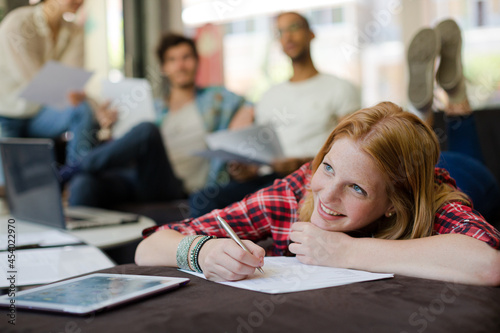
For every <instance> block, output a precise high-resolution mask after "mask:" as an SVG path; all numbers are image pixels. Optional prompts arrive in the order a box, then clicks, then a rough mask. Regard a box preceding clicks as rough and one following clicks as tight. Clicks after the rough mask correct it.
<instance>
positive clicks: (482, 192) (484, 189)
mask: <svg viewBox="0 0 500 333" xmlns="http://www.w3.org/2000/svg"><path fill="white" fill-rule="evenodd" d="M446 135H447V136H448V151H443V152H441V156H440V157H439V161H438V164H437V167H440V168H444V169H446V170H448V172H449V173H450V176H451V177H452V178H453V179H455V181H456V182H457V186H458V188H460V190H461V191H462V192H464V193H465V194H467V195H468V196H469V197H470V198H471V200H472V203H473V205H474V208H475V209H476V210H477V211H479V212H480V213H481V214H482V215H483V216H484V217H485V218H486V220H490V219H491V218H493V217H494V216H495V215H496V214H497V213H498V212H497V211H498V210H499V207H500V187H499V185H498V183H497V180H496V178H495V176H494V175H493V174H492V173H491V171H490V170H489V169H488V168H487V167H486V165H485V164H484V160H483V156H482V153H481V145H480V143H479V138H478V136H477V130H476V122H475V119H474V114H472V115H469V116H463V117H448V118H447V120H446Z"/></svg>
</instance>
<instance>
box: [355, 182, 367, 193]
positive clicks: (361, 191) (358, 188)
mask: <svg viewBox="0 0 500 333" xmlns="http://www.w3.org/2000/svg"><path fill="white" fill-rule="evenodd" d="M352 188H353V189H354V191H356V192H358V193H359V194H363V195H366V192H365V190H363V189H362V188H361V187H359V185H356V184H354V185H352Z"/></svg>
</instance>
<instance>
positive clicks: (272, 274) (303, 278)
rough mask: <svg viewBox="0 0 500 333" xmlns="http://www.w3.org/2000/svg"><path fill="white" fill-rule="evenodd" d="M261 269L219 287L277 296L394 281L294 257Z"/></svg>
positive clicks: (272, 259)
mask: <svg viewBox="0 0 500 333" xmlns="http://www.w3.org/2000/svg"><path fill="white" fill-rule="evenodd" d="M262 269H263V270H264V274H261V273H260V272H258V271H256V272H255V273H254V275H252V276H251V277H250V278H248V279H246V280H242V281H236V282H218V283H221V284H225V285H227V286H231V287H236V288H242V289H248V290H253V291H260V292H264V293H269V294H278V293H291V292H296V291H304V290H313V289H320V288H327V287H335V286H341V285H345V284H351V283H356V282H363V281H372V280H380V279H387V278H392V277H394V274H381V273H371V272H365V271H358V270H353V269H345V268H333V267H325V266H313V265H305V264H302V263H301V262H300V261H299V260H298V259H297V258H295V257H266V258H265V259H264V266H263V267H262ZM181 271H183V272H186V273H190V274H193V275H196V276H198V277H201V278H205V276H204V275H203V274H200V273H195V272H192V271H188V270H181Z"/></svg>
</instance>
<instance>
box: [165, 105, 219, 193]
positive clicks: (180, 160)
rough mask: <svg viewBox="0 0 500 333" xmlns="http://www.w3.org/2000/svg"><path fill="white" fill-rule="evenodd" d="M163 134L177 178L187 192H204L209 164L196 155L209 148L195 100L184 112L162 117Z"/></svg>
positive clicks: (183, 109) (170, 113)
mask: <svg viewBox="0 0 500 333" xmlns="http://www.w3.org/2000/svg"><path fill="white" fill-rule="evenodd" d="M161 133H162V136H163V140H164V143H165V148H166V149H167V154H168V157H169V160H170V163H171V164H172V167H173V169H174V172H175V174H176V176H177V177H179V178H180V179H181V180H182V181H183V182H184V189H185V190H186V192H188V193H192V192H193V191H195V190H198V189H201V188H202V187H203V186H205V182H206V180H207V176H208V172H209V168H210V162H209V161H208V160H207V159H205V158H203V157H198V156H193V153H195V152H197V151H202V150H206V149H207V145H206V143H205V137H206V135H207V132H206V130H205V126H204V124H203V119H202V117H201V115H200V113H199V112H198V110H197V105H196V102H195V101H192V102H190V103H189V104H186V105H185V106H184V107H182V109H180V110H177V111H169V112H168V113H167V114H166V115H165V117H164V118H163V121H162V124H161Z"/></svg>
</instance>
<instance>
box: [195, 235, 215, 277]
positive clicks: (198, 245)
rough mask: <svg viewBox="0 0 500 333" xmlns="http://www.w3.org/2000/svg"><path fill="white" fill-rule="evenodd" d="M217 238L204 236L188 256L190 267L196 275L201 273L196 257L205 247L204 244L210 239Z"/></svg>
mask: <svg viewBox="0 0 500 333" xmlns="http://www.w3.org/2000/svg"><path fill="white" fill-rule="evenodd" d="M214 238H217V237H215V236H204V237H203V238H202V239H201V240H199V241H198V243H197V244H196V246H195V247H194V249H193V250H192V251H191V254H190V259H191V261H190V262H191V266H192V267H193V269H194V271H195V272H198V273H203V271H202V270H201V267H200V264H199V263H198V256H199V255H200V250H201V247H202V246H203V245H205V243H206V242H208V241H209V240H211V239H214Z"/></svg>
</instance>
